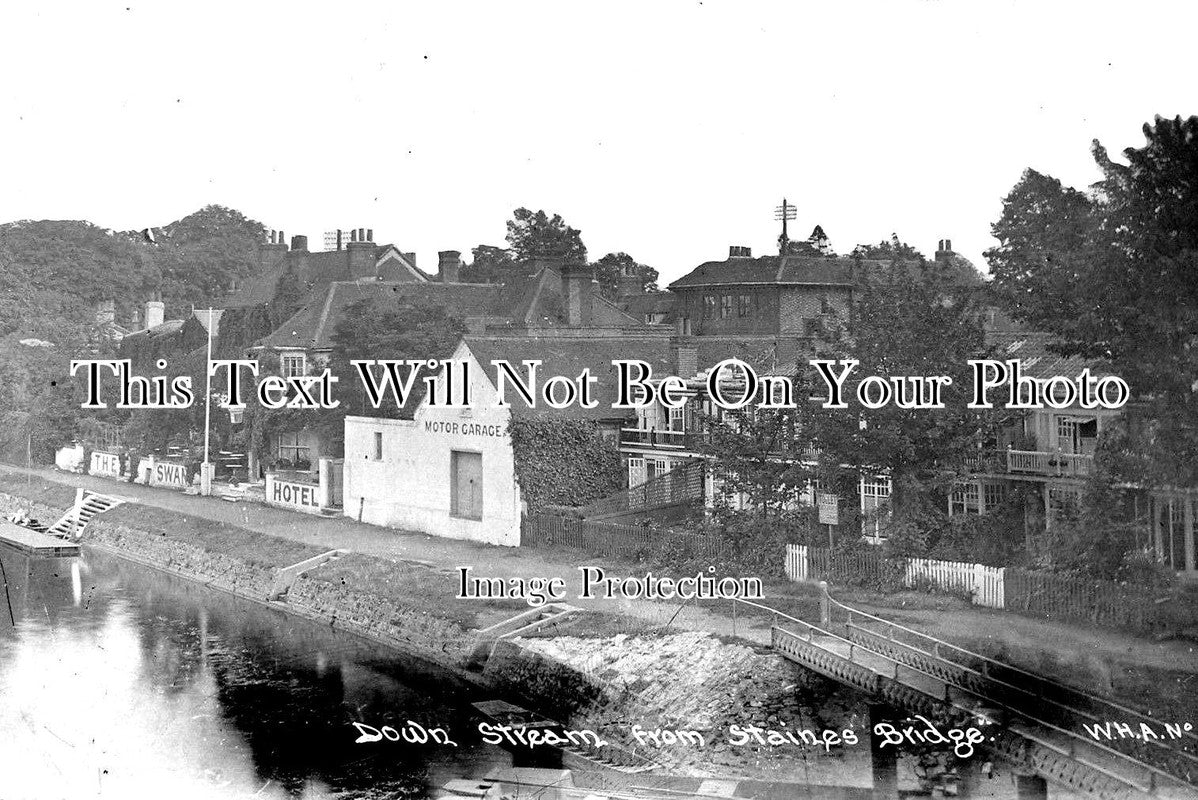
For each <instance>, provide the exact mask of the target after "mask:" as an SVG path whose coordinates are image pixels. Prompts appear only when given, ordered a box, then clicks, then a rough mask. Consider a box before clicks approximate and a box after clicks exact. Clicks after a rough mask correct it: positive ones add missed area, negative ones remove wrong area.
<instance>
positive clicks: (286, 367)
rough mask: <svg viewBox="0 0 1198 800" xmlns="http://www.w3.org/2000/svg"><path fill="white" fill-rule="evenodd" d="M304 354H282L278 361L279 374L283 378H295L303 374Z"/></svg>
mask: <svg viewBox="0 0 1198 800" xmlns="http://www.w3.org/2000/svg"><path fill="white" fill-rule="evenodd" d="M304 361H305V359H304V354H303V353H284V354H283V357H282V358H281V359H280V370H279V371H280V373H282V375H283V377H284V378H295V377H299V376H301V375H303V374H304V367H305V363H304Z"/></svg>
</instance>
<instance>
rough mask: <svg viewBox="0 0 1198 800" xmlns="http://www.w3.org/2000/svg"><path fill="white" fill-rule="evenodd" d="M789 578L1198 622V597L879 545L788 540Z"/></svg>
mask: <svg viewBox="0 0 1198 800" xmlns="http://www.w3.org/2000/svg"><path fill="white" fill-rule="evenodd" d="M786 575H787V577H788V578H789V579H790V580H792V581H808V580H812V581H818V580H826V581H828V582H829V583H840V584H842V585H849V586H852V585H861V586H869V587H872V588H881V589H888V588H892V589H893V588H899V587H907V588H931V589H935V590H939V591H947V592H955V593H959V594H963V595H968V596H969V598H970V600H971V601H972V602H973V603H974V604H975V605H979V606H985V607H987V608H999V609H1005V610H1007V611H1015V612H1018V613H1021V614H1026V615H1028V616H1032V617H1036V618H1038V619H1049V620H1056V621H1060V622H1088V623H1092V624H1095V625H1103V626H1107V627H1112V628H1120V629H1123V630H1129V631H1133V632H1136V633H1144V634H1152V635H1160V634H1170V633H1177V632H1182V631H1193V630H1194V629H1198V603H1196V602H1195V601H1194V600H1193V599H1192V598H1189V599H1187V596H1186V595H1184V594H1183V595H1180V596H1173V595H1168V594H1165V595H1164V596H1162V595H1158V594H1154V593H1153V592H1151V591H1149V590H1147V589H1142V588H1139V587H1135V586H1127V585H1124V584H1119V583H1114V582H1113V581H1100V580H1085V579H1080V578H1070V577H1067V576H1063V575H1055V574H1053V573H1050V572H1034V571H1031V570H1025V569H1019V568H1017V567H987V566H984V565H982V564H963V563H959V562H954V561H934V560H931V559H922V558H910V559H900V558H886V557H885V556H884V555H883V554H882V553H881V552H880V551H869V550H866V551H861V552H855V553H831V552H830V551H829V550H828V549H827V548H811V547H807V546H806V545H789V546H788V547H787V552H786Z"/></svg>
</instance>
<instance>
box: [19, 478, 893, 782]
mask: <svg viewBox="0 0 1198 800" xmlns="http://www.w3.org/2000/svg"><path fill="white" fill-rule="evenodd" d="M5 488H12V487H11V484H8V485H7V486H6V487H5ZM59 489H68V487H57V488H56V487H54V486H51V485H41V486H39V487H38V490H37V491H31V492H29V494H30V495H33V497H25V496H22V495H14V494H7V493H6V494H0V514H3V515H7V514H10V513H12V512H14V511H17V510H18V509H20V510H23V511H25V512H27V513H28V514H30V516H33V517H35V518H39V519H42V520H53V519H55V518H57V517H58V516H59V515H60V514H61V513H62V511H61V510H60V509H57V508H55V507H54V506H52V505H49V504H47V503H46V502H45V501H46V500H52V501H58V502H60V503H63V505H66V504H67V503H64V502H63V501H65V500H68V499H69V500H73V492H69V490H68V492H67V493H64V492H61V491H59ZM35 498H36V499H35ZM149 525H153V526H154V528H153V529H152V530H147V529H145V527H142V526H146V527H148V526H149ZM85 547H88V548H94V549H95V550H98V551H101V552H104V553H106V554H110V555H113V556H116V557H119V558H121V559H125V560H127V561H131V562H133V563H136V564H140V565H142V566H145V567H149V568H153V569H156V570H160V571H162V572H165V573H168V574H171V575H175V576H179V577H182V578H186V579H188V580H191V581H195V582H197V583H200V584H203V585H205V586H207V587H210V588H212V589H216V590H219V591H223V592H227V593H229V594H232V595H235V596H237V597H241V598H244V599H249V600H253V601H254V602H257V603H260V604H262V605H264V606H268V607H270V608H273V609H277V610H279V611H281V612H284V613H288V614H294V615H297V616H300V617H304V618H307V619H311V620H315V621H319V622H321V623H325V624H328V625H330V626H332V627H334V628H337V629H340V630H344V631H348V632H351V633H354V634H356V635H359V636H362V637H364V638H366V639H368V640H370V641H372V642H375V643H377V644H381V645H384V646H386V647H390V648H393V649H394V650H396V651H398V652H401V653H403V654H405V655H408V656H416V657H418V658H420V659H423V660H425V661H428V662H431V663H433V664H436V665H437V666H438V667H441V668H443V669H446V670H448V671H450V672H451V673H452V674H454V675H456V676H457V677H459V678H461V679H463V680H466V681H469V682H471V683H472V684H474V685H476V686H480V687H483V688H486V689H488V690H491V691H494V692H495V693H496V695H497V696H502V697H505V698H508V699H511V700H512V701H514V702H518V703H520V704H521V705H524V706H526V707H529V708H531V709H533V710H536V711H539V712H541V713H543V714H545V715H547V716H550V717H551V718H555V719H558V720H560V721H562V722H563V723H564V724H566V725H567V726H569V727H570V728H571V729H592V730H597V731H600V732H601V735H602V736H603V737H604V738H605V739H608V740H611V741H613V742H616V743H619V744H621V745H624V746H626V747H629V748H631V749H634V750H636V751H637V752H639V753H641V754H642V755H646V756H648V757H649V758H651V759H653V760H655V761H656V762H658V763H660V764H662V765H663V766H665V767H667V768H668V770H669V771H670V772H671V773H673V774H677V775H685V776H698V777H707V776H718V775H737V776H749V777H752V776H761V777H763V778H768V779H769V780H804V781H812V780H814V781H816V782H824V781H826V782H828V783H837V784H841V785H845V784H846V783H852V781H846V780H845V774H846V772H845V769H844V767H845V766H846V762H845V758H846V757H847V758H848V759H849V760H860V759H861V758H864V759H866V761H865V762H863V763H862V765H861V766H862V767H863V770H855V772H858V773H860V774H861V775H862V776H863V777H862V778H861V782H862V785H868V781H869V777H868V775H869V773H868V769H867V766H868V764H867V759H868V749H862V748H859V747H858V748H846V747H844V746H842V745H836V746H831V747H823V746H818V747H810V746H807V747H794V746H792V747H788V748H777V747H769V746H765V745H763V744H760V743H757V742H752V741H750V742H745V743H741V744H733V743H731V742H729V741H728V729H729V726H731V725H740V726H758V727H761V728H770V727H776V726H778V725H791V726H793V727H794V728H795V729H796V730H803V729H810V730H813V731H815V732H816V733H817V734H819V733H822V731H823V729H824V728H833V729H843V728H844V727H852V726H856V727H857V728H858V733H859V734H860V735H861V736H862V738H863V740H864V739H865V734H866V732H865V730H864V722H863V719H862V717H861V714H860V710H859V709H856V708H855V704H859V702H860V699H859V698H856V697H855V696H854V695H853V694H852V692H850V691H848V690H845V689H841V688H839V687H837V686H835V685H834V684H831V683H829V682H826V681H823V680H822V679H819V678H817V677H816V676H814V675H813V674H811V673H808V672H805V671H803V670H801V669H800V668H798V667H796V666H794V665H792V664H790V663H789V662H786V661H785V660H784V659H782V658H780V657H779V656H777V655H774V654H772V653H770V652H768V651H767V650H765V649H764V648H760V647H759V646H753V645H752V644H751V643H747V642H736V641H731V640H724V639H722V638H721V637H717V636H714V635H712V634H709V633H704V632H687V633H674V634H671V633H666V632H657V633H650V632H643V633H640V634H638V635H631V636H630V635H627V634H625V633H619V634H617V635H613V631H618V630H627V629H628V628H630V627H636V628H640V629H643V626H641V625H639V624H638V623H639V620H631V621H629V620H622V619H621V618H620V617H619V615H614V616H612V615H586V618H584V619H583V620H581V621H580V622H578V623H576V624H575V625H574V626H573V627H572V628H571V634H572V635H571V636H570V637H564V636H561V635H560V634H561V631H553V630H548V631H545V632H542V633H540V634H539V635H538V636H537V637H536V638H533V639H521V640H516V641H507V642H503V643H502V645H501V646H500V647H498V648H496V650H495V653H494V655H492V657H491V658H490V659H488V660H487V662H486V664H485V666H484V667H483V668H482V669H481V670H477V669H475V670H472V669H468V668H467V666H466V665H467V664H468V663H469V662H470V661H471V655H472V653H474V651H475V648H476V647H477V646H478V645H479V644H480V642H482V641H483V640H482V639H480V637H479V636H478V635H477V633H476V632H477V631H478V630H479V629H480V628H482V627H486V625H489V624H493V622H495V621H498V620H500V619H504V618H507V617H510V616H513V615H515V614H516V613H519V612H521V611H524V610H527V608H528V606H527V605H526V604H525V603H523V602H520V601H513V600H470V601H462V600H459V599H457V598H456V595H455V594H454V589H453V587H454V583H453V582H452V581H451V580H449V581H447V580H446V575H445V573H444V571H443V570H439V569H437V568H435V567H433V566H432V565H429V564H427V563H422V562H419V561H411V560H409V561H399V560H385V559H380V558H377V557H374V556H368V555H363V554H359V553H351V554H349V555H347V556H345V557H343V558H341V559H339V560H337V561H336V562H332V563H330V564H328V565H326V566H322V567H320V568H318V569H315V570H313V571H312V573H311V574H309V575H306V576H304V577H301V578H299V579H298V580H297V581H296V583H295V584H294V586H293V587H292V588H291V590H290V591H289V592H288V594H287V596H286V600H285V602H271V601H268V600H267V599H266V598H267V597H268V594H269V591H270V588H271V585H272V583H273V580H274V576H275V572H276V570H277V569H278V568H280V567H282V566H286V565H288V564H291V563H295V562H297V561H299V560H302V559H304V558H308V557H311V556H312V555H315V554H316V553H318V552H320V551H321V549H320V548H317V547H313V546H310V545H306V544H303V543H297V542H294V541H288V540H279V539H277V538H276V537H271V536H267V535H265V534H262V533H257V532H254V531H250V530H247V529H243V528H238V527H236V526H234V525H231V524H229V523H221V522H214V521H212V520H205V519H197V518H194V517H189V516H187V515H183V514H178V513H176V512H171V511H165V510H163V509H155V508H148V507H145V506H142V505H134V504H130V505H126V506H121V507H119V508H117V509H114V510H113V511H111V512H108V513H106V514H105V515H104V516H103V517H101V518H97V519H96V520H94V521H93V522H92V523H91V524H89V526H88V528H87V533H86V536H85ZM649 676H655V677H652V678H650V677H649ZM667 686H668V687H669V689H670V690H669V691H668V692H667V691H664V689H665V687H667ZM683 697H685V698H687V699H688V704H686V705H679V704H678V703H676V702H673V701H670V702H667V703H666V704H665V705H663V704H662V701H663V700H665V699H667V698H683ZM666 729H669V730H683V729H685V730H693V731H695V732H697V733H698V734H699V735H700V736H702V737H703V738H704V740H705V741H704V743H703V745H702V746H698V747H696V746H695V745H694V744H693V743H691V742H689V741H671V740H670V738H669V737H665V738H664V739H663V738H661V737H659V738H657V739H656V740H653V739H651V738H646V737H645V736H644V735H640V733H639V732H644V731H658V730H666Z"/></svg>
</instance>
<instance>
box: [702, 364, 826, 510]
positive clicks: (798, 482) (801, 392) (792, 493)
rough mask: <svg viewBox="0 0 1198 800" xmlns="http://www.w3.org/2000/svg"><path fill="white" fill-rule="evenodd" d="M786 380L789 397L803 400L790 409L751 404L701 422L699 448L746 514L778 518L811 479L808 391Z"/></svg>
mask: <svg viewBox="0 0 1198 800" xmlns="http://www.w3.org/2000/svg"><path fill="white" fill-rule="evenodd" d="M800 374H803V373H802V372H800ZM790 382H791V386H792V391H793V395H794V397H795V398H802V399H800V400H799V402H798V404H797V406H796V407H795V408H781V409H775V408H760V407H759V405H760V404H759V403H758V402H757V401H756V400H755V401H754V402H752V403H750V404H749V405H747V406H745V407H744V408H741V409H735V410H724V411H717V412H715V413H712V414H711V415H709V416H708V418H707V419H705V420H704V426H705V427H706V429H707V439H706V441H705V442H704V444H703V447H702V449H703V451H704V453H705V454H706V455H707V456H708V457H709V459H710V460H711V464H712V467H713V471H714V474H715V476H716V477H717V478H719V479H720V481H721V482H722V483H723V489H724V491H725V492H726V493H729V494H732V495H735V494H742V495H744V497H745V499H746V500H747V501H748V502H747V508H746V509H745V514H746V515H748V516H752V517H757V518H760V519H764V520H770V519H774V520H776V519H778V518H780V517H782V516H783V515H784V514H785V513H786V512H787V511H789V510H791V509H793V508H794V507H795V505H796V504H797V503H798V500H799V496H800V494H801V493H802V492H803V491H804V490H805V489H806V487H807V485H808V484H809V483H810V481H811V480H812V479H813V478H814V477H815V471H814V469H813V467H812V465H811V460H812V459H813V458H814V457H815V454H814V452H813V444H814V440H815V434H814V431H813V422H812V420H813V418H812V407H811V405H810V404H809V403H807V402H806V398H807V397H810V391H809V387H808V386H807V385H806V382H805V381H804V380H802V379H797V378H796V379H791V381H790ZM763 399H764V398H758V400H763Z"/></svg>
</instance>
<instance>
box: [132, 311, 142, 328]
mask: <svg viewBox="0 0 1198 800" xmlns="http://www.w3.org/2000/svg"><path fill="white" fill-rule="evenodd" d="M129 330H130V331H140V330H141V309H137V308H135V309H133V313H132V314H130V315H129Z"/></svg>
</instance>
